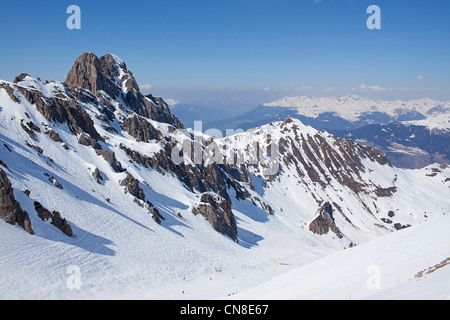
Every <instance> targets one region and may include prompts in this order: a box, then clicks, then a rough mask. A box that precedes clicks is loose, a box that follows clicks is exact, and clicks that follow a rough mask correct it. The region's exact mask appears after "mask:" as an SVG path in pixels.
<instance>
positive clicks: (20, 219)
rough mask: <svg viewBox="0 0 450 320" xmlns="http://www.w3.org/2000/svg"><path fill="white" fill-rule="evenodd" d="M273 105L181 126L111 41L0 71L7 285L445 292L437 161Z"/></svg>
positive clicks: (260, 294)
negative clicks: (31, 66) (197, 127)
mask: <svg viewBox="0 0 450 320" xmlns="http://www.w3.org/2000/svg"><path fill="white" fill-rule="evenodd" d="M286 103H287V102H286ZM353 103H354V104H355V105H359V106H362V107H364V108H365V105H364V104H361V103H360V104H358V102H353ZM277 105H278V106H279V107H283V106H280V103H277ZM265 107H266V108H272V107H273V106H265ZM433 107H434V111H433V112H431V111H430V109H431V106H430V109H427V110H426V111H423V113H422V114H424V113H429V114H435V112H440V111H439V110H441V109H443V108H448V106H447V105H445V106H440V108H441V109H439V108H438V106H434V105H433ZM417 111H421V110H418V109H417ZM399 112H400V111H398V112H397V114H396V115H392V117H394V116H399V117H400V116H402V115H404V116H405V117H408V120H411V121H412V120H414V121H425V120H424V119H423V117H419V118H417V117H418V114H417V113H414V114H412V113H411V112H409V111H405V112H406V113H401V114H400V113H399ZM402 112H403V111H402ZM430 112H431V113H430ZM405 114H406V115H405ZM366 116H368V115H367V114H366ZM370 116H375V115H374V114H373V113H372V114H371V115H370ZM342 118H343V117H342ZM359 119H360V120H361V118H359ZM353 120H355V119H353ZM270 121H271V120H270ZM270 121H267V122H264V123H261V124H258V125H257V126H255V128H252V129H250V130H248V131H246V132H244V133H238V134H235V135H232V136H227V137H225V138H222V139H215V138H213V137H211V136H208V135H206V134H204V133H202V132H198V131H194V130H192V129H186V128H185V127H184V125H183V124H182V123H181V122H180V120H179V119H178V118H177V117H176V116H174V115H173V114H172V113H171V111H170V109H169V106H168V104H167V103H166V102H165V100H164V99H162V98H159V97H155V96H153V95H151V94H150V95H143V94H142V93H141V92H140V90H139V86H138V84H137V82H136V80H135V78H134V77H133V74H132V72H130V71H129V70H128V69H127V66H126V64H125V62H123V61H122V60H121V59H120V58H118V57H117V56H115V55H112V54H107V55H105V56H102V57H97V56H96V55H95V54H93V53H84V54H83V55H81V56H80V57H79V58H78V59H77V60H76V61H75V63H74V65H73V66H72V68H71V69H70V71H69V73H68V74H67V77H66V80H65V81H64V82H63V83H60V82H56V81H50V82H49V81H45V82H44V81H42V80H40V79H39V78H34V77H32V76H30V75H28V74H21V75H19V76H17V77H16V78H15V79H14V81H13V82H8V81H0V139H1V141H0V188H1V190H0V218H1V219H2V220H3V221H0V222H1V223H0V256H1V260H0V261H1V262H0V299H105V298H106V299H226V298H230V297H231V298H232V299H241V298H242V299H255V298H274V299H277V298H306V299H310V298H314V299H322V298H337V299H347V298H349V296H351V297H352V298H381V299H382V298H385V297H390V298H405V297H406V298H429V299H434V298H449V297H450V293H449V291H448V285H447V286H446V285H445V283H447V284H448V281H447V280H448V276H449V270H448V269H450V268H445V267H446V266H447V265H448V264H449V263H448V261H449V260H448V258H449V255H450V254H449V252H448V243H449V240H450V239H449V233H448V228H449V227H450V215H449V213H450V201H449V198H450V197H449V196H450V192H449V191H450V189H449V187H450V168H449V167H448V166H447V165H446V164H445V163H444V161H440V163H438V164H434V163H433V164H431V165H430V166H425V167H423V168H421V169H402V168H399V167H396V166H394V165H393V164H392V163H391V160H390V159H389V158H388V156H386V155H385V154H384V153H383V152H382V151H380V150H379V149H377V148H374V147H371V146H368V145H362V144H359V143H357V142H355V141H353V140H348V139H347V138H349V137H351V136H349V135H348V132H346V133H345V134H340V137H338V136H336V135H332V134H330V133H329V132H327V131H319V130H318V129H315V128H313V127H311V126H307V125H305V124H304V123H303V122H302V121H301V120H299V119H298V117H283V118H282V119H280V120H278V121H272V122H270ZM269 122H270V123H269ZM348 122H351V121H350V119H349V120H348ZM344 129H345V130H350V129H352V130H356V128H350V127H349V128H344ZM384 129H385V130H389V128H384V127H383V128H382V130H384ZM374 130H375V129H374ZM382 132H384V131H382ZM415 132H416V131H415ZM352 134H353V136H357V137H358V138H360V139H362V138H363V136H364V135H363V133H361V134H358V135H357V134H356V132H352ZM409 137H410V138H411V134H410V135H409ZM447 147H448V145H447ZM436 152H439V153H442V152H440V151H439V150H437V151H436ZM445 152H448V150H447V151H445ZM444 155H445V156H447V154H444ZM199 158H200V161H198V160H199ZM442 158H443V157H441V158H440V159H442ZM446 159H448V158H446ZM374 266H375V269H374V268H373V267H374ZM377 268H378V269H377ZM371 270H375V271H376V270H379V271H380V275H379V276H380V285H378V286H375V287H374V286H369V285H368V283H367V279H369V278H370V277H371V276H372V274H371V273H370V272H371Z"/></svg>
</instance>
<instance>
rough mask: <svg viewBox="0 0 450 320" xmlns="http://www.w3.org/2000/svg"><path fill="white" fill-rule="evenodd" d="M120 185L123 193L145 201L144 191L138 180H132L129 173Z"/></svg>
mask: <svg viewBox="0 0 450 320" xmlns="http://www.w3.org/2000/svg"><path fill="white" fill-rule="evenodd" d="M120 185H121V186H123V187H125V193H130V194H131V195H133V196H135V197H136V198H138V199H140V200H142V201H145V193H144V190H142V188H141V187H140V186H139V180H137V179H136V178H134V177H133V176H132V175H131V174H130V173H128V174H127V177H126V178H125V179H123V180H122V181H121V182H120Z"/></svg>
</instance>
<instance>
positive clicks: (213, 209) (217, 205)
mask: <svg viewBox="0 0 450 320" xmlns="http://www.w3.org/2000/svg"><path fill="white" fill-rule="evenodd" d="M192 213H193V214H195V215H197V214H201V215H202V216H204V217H205V218H206V220H208V221H209V223H211V225H212V226H213V228H214V229H215V230H216V231H218V232H220V233H223V234H225V235H227V236H228V237H230V238H231V239H233V240H234V241H237V240H238V239H237V225H236V219H235V217H234V215H233V212H232V211H231V206H230V204H229V202H228V201H226V200H225V199H223V198H221V197H217V196H213V195H211V194H209V193H204V194H203V195H202V196H201V199H200V203H199V204H198V206H197V207H195V208H193V209H192Z"/></svg>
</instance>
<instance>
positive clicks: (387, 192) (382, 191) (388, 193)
mask: <svg viewBox="0 0 450 320" xmlns="http://www.w3.org/2000/svg"><path fill="white" fill-rule="evenodd" d="M395 192H397V188H396V187H390V188H381V187H377V188H376V189H375V194H376V195H377V197H392V195H393V194H394V193H395Z"/></svg>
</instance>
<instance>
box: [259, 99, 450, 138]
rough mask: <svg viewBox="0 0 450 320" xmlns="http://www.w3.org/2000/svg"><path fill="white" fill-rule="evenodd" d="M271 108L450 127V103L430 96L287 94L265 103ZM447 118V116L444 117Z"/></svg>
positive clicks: (314, 115)
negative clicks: (383, 98) (397, 98)
mask: <svg viewBox="0 0 450 320" xmlns="http://www.w3.org/2000/svg"><path fill="white" fill-rule="evenodd" d="M263 105H264V106H267V107H284V108H291V109H296V110H297V112H298V113H299V114H301V115H303V116H306V117H311V118H317V117H318V116H320V115H321V114H326V113H333V114H334V116H336V117H340V118H343V119H345V120H347V121H350V122H352V123H358V126H359V127H361V124H362V123H364V124H375V123H377V124H386V123H389V122H394V121H401V122H405V121H407V122H414V123H415V124H426V125H428V126H429V127H430V128H438V129H442V130H449V129H450V121H449V120H450V102H449V101H436V100H432V99H429V98H424V99H418V100H407V101H403V100H379V99H378V100H372V99H367V98H363V97H359V96H355V95H347V96H344V97H340V98H333V97H319V98H316V97H306V96H298V97H284V98H282V99H279V100H276V101H273V102H270V103H265V104H263ZM444 118H445V119H444Z"/></svg>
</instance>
